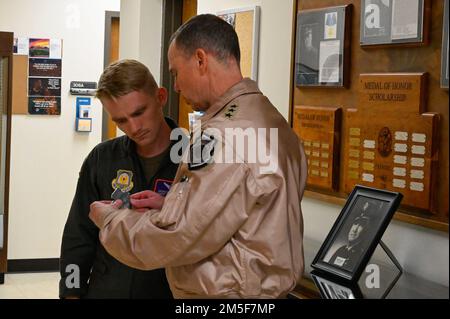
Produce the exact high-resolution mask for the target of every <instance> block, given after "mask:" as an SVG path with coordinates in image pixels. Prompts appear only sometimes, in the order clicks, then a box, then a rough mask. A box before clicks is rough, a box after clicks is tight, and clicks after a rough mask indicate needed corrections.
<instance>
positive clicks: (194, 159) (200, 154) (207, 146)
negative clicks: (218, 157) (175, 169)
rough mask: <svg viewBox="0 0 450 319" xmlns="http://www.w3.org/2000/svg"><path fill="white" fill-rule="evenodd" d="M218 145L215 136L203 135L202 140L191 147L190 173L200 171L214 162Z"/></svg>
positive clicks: (198, 140)
mask: <svg viewBox="0 0 450 319" xmlns="http://www.w3.org/2000/svg"><path fill="white" fill-rule="evenodd" d="M216 143H217V141H216V140H215V139H214V136H212V135H208V134H206V133H203V134H202V136H201V138H198V139H197V140H196V141H195V142H194V143H192V144H191V145H190V146H189V163H188V168H189V170H190V171H194V170H197V169H200V168H202V167H205V166H206V165H208V164H210V163H212V162H213V155H214V146H215V145H216Z"/></svg>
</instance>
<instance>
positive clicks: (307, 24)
mask: <svg viewBox="0 0 450 319" xmlns="http://www.w3.org/2000/svg"><path fill="white" fill-rule="evenodd" d="M351 8H352V5H346V6H338V7H328V8H323V9H314V10H303V11H299V12H298V15H297V31H296V49H295V84H296V86H298V87H346V86H348V74H347V73H348V67H349V61H348V58H349V53H350V52H349V47H350V37H349V36H348V35H347V33H348V32H349V31H350V21H351Z"/></svg>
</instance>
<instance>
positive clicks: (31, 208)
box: [0, 0, 120, 259]
mask: <svg viewBox="0 0 450 319" xmlns="http://www.w3.org/2000/svg"><path fill="white" fill-rule="evenodd" d="M119 1H120V0H102V1H91V0H76V1H75V0H58V1H54V0H40V1H30V0H14V1H6V0H1V1H0V30H2V31H12V32H14V34H15V36H19V37H44V38H61V39H63V48H64V49H63V60H62V73H63V74H62V97H61V98H62V102H61V115H60V116H36V115H35V116H30V115H14V116H13V119H12V141H11V183H10V207H9V213H10V215H9V242H8V258H9V259H29V258H56V257H59V250H60V244H61V236H62V231H63V227H64V224H65V221H66V218H67V214H68V211H69V208H70V205H71V202H72V197H73V195H74V191H75V186H76V181H77V178H78V172H79V169H80V166H81V164H82V161H83V159H84V158H85V156H86V155H87V154H88V153H89V151H90V150H91V149H92V148H93V147H94V146H95V145H96V144H97V143H99V142H100V141H101V119H102V110H101V105H100V103H99V101H97V100H95V99H93V100H92V111H93V118H94V119H93V131H92V132H91V133H77V132H75V130H74V123H75V97H74V96H71V95H69V93H68V91H69V82H70V81H73V80H79V81H98V78H99V76H100V74H101V72H102V70H103V46H104V44H103V43H104V26H105V22H104V17H105V10H107V11H119V9H120V2H119Z"/></svg>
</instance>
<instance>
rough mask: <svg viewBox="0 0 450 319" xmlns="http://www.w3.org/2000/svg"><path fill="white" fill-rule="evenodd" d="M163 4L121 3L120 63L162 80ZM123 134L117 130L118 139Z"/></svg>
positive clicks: (129, 0) (143, 0) (158, 0)
mask: <svg viewBox="0 0 450 319" xmlns="http://www.w3.org/2000/svg"><path fill="white" fill-rule="evenodd" d="M162 2H163V1H162V0H151V1H149V0H122V1H121V3H120V47H119V58H120V59H136V60H138V61H140V62H142V63H144V64H145V65H146V66H147V67H148V68H149V70H150V72H152V74H153V77H154V78H155V81H156V83H160V78H161V47H162V39H161V37H162ZM123 134H124V133H123V132H122V131H121V130H120V129H119V128H117V136H121V135H123Z"/></svg>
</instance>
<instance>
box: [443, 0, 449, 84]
mask: <svg viewBox="0 0 450 319" xmlns="http://www.w3.org/2000/svg"><path fill="white" fill-rule="evenodd" d="M448 10H449V4H448V0H445V2H444V17H443V22H442V50H441V88H443V89H448V76H449V70H448V51H449V47H448V46H449V41H448V37H449V34H448V18H449V17H448Z"/></svg>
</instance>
